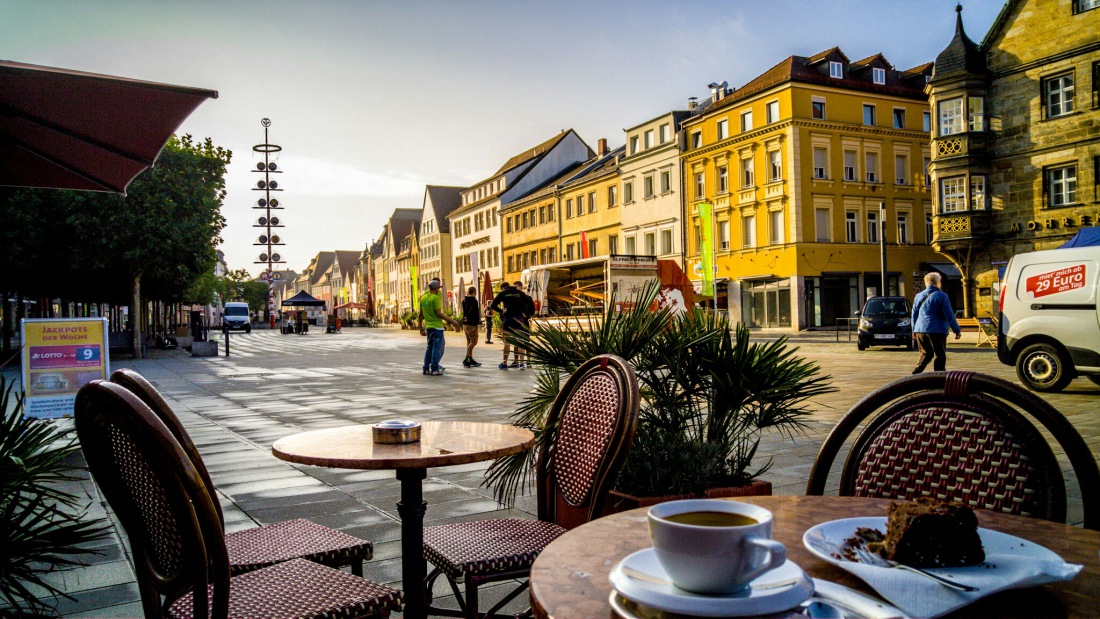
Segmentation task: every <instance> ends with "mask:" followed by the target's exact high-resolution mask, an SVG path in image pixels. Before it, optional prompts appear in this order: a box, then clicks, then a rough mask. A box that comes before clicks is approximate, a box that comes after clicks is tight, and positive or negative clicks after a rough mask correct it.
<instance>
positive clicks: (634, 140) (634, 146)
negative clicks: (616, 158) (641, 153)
mask: <svg viewBox="0 0 1100 619" xmlns="http://www.w3.org/2000/svg"><path fill="white" fill-rule="evenodd" d="M636 152H638V136H636V135H635V136H633V137H631V138H630V154H631V155H633V154H634V153H636Z"/></svg>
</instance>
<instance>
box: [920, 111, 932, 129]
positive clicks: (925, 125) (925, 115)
mask: <svg viewBox="0 0 1100 619" xmlns="http://www.w3.org/2000/svg"><path fill="white" fill-rule="evenodd" d="M920 117H921V125H920V126H921V130H923V131H924V132H925V133H929V132H931V131H932V112H921V113H920Z"/></svg>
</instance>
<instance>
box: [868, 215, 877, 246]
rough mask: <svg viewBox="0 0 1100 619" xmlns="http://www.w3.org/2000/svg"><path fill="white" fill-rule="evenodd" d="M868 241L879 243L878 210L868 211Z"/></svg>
mask: <svg viewBox="0 0 1100 619" xmlns="http://www.w3.org/2000/svg"><path fill="white" fill-rule="evenodd" d="M867 242H868V243H878V211H867Z"/></svg>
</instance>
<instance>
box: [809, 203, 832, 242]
mask: <svg viewBox="0 0 1100 619" xmlns="http://www.w3.org/2000/svg"><path fill="white" fill-rule="evenodd" d="M814 226H815V228H816V230H815V232H816V233H817V236H816V237H815V238H816V239H817V242H818V243H829V242H831V241H832V240H833V235H832V230H831V229H830V228H831V227H832V226H830V225H829V209H827V208H819V209H814Z"/></svg>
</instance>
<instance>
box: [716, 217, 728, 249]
mask: <svg viewBox="0 0 1100 619" xmlns="http://www.w3.org/2000/svg"><path fill="white" fill-rule="evenodd" d="M729 249H730V222H729V220H728V219H725V220H722V221H720V222H718V251H729Z"/></svg>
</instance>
